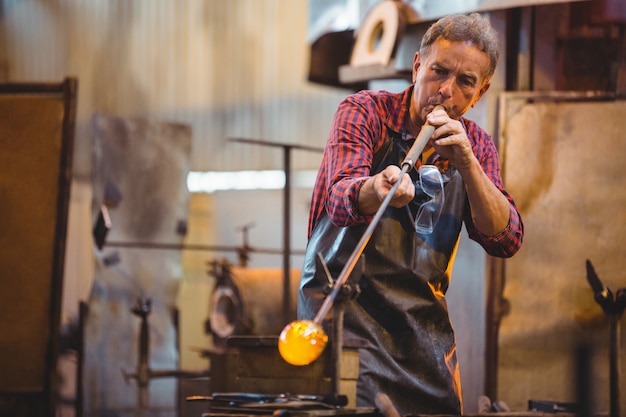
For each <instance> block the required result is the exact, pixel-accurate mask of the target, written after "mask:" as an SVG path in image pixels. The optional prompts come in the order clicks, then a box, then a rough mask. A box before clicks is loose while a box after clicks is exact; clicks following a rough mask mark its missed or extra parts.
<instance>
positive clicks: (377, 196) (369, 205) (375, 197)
mask: <svg viewBox="0 0 626 417" xmlns="http://www.w3.org/2000/svg"><path fill="white" fill-rule="evenodd" d="M401 172H402V170H401V169H400V168H399V167H397V166H395V165H389V166H388V167H387V168H385V169H384V170H383V171H382V172H379V173H378V174H376V175H374V176H373V177H370V178H369V179H368V180H367V181H365V183H364V184H363V187H361V191H360V193H359V210H360V211H361V213H362V214H366V215H369V214H374V213H376V211H377V210H378V208H379V207H380V205H381V203H382V202H383V200H384V199H385V198H387V194H389V191H390V190H391V188H392V187H393V186H394V184H395V183H396V182H398V181H400V185H398V188H397V189H396V192H395V193H394V195H393V197H392V198H391V200H390V201H389V205H390V206H392V207H403V206H405V205H407V204H408V203H409V202H410V201H411V200H413V197H414V196H415V186H414V185H413V181H412V180H411V177H410V176H409V174H404V175H403V176H402V178H400V174H401Z"/></svg>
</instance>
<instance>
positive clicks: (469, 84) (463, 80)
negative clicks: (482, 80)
mask: <svg viewBox="0 0 626 417" xmlns="http://www.w3.org/2000/svg"><path fill="white" fill-rule="evenodd" d="M459 84H461V85H462V86H463V87H473V86H474V84H475V83H474V80H473V79H471V78H461V79H460V80H459Z"/></svg>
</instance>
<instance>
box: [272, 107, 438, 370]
mask: <svg viewBox="0 0 626 417" xmlns="http://www.w3.org/2000/svg"><path fill="white" fill-rule="evenodd" d="M435 110H444V107H443V106H441V105H437V106H435V108H434V109H433V110H432V111H435ZM434 130H435V126H433V125H430V124H429V123H424V125H422V128H421V129H420V132H419V134H418V135H417V138H416V139H415V142H414V143H413V145H412V146H411V148H410V149H409V151H408V152H407V155H406V157H405V158H404V160H403V161H402V164H401V168H402V169H401V172H400V174H399V177H398V178H402V176H404V174H406V173H407V172H408V171H409V170H411V169H412V168H413V167H414V166H415V163H416V161H417V159H418V158H419V156H420V154H421V153H422V151H423V150H424V148H425V147H426V144H427V143H428V141H429V140H430V137H431V136H432V134H433V132H434ZM399 185H400V181H399V180H398V181H396V183H395V184H394V185H393V187H391V189H390V190H389V193H388V194H387V196H386V197H385V199H384V200H383V202H382V204H381V205H380V207H379V208H378V211H377V212H376V214H375V215H374V218H373V219H372V221H371V222H370V224H369V225H368V227H367V229H366V230H365V232H364V233H363V236H362V237H361V239H360V240H359V242H358V243H357V246H356V248H355V249H354V251H353V252H352V254H351V255H350V257H349V258H348V260H347V261H346V263H345V265H344V267H343V269H342V270H341V272H340V274H339V276H338V277H337V279H336V280H333V278H332V277H330V276H329V272H328V268H327V267H326V265H325V264H324V262H323V260H322V259H321V256H318V258H319V259H318V260H319V261H321V262H322V266H323V267H324V270H325V271H326V274H327V275H328V277H327V278H328V279H329V281H332V282H334V284H333V285H332V289H331V291H330V293H329V294H328V295H327V296H326V298H325V299H324V302H323V303H322V306H321V307H320V309H319V311H318V312H317V314H316V316H315V318H314V319H313V320H312V321H306V320H297V321H295V322H292V323H289V324H288V325H287V326H286V327H285V329H284V330H283V332H282V333H281V337H280V338H279V351H280V350H281V341H282V340H283V339H284V340H288V339H287V338H286V337H283V335H285V334H290V333H292V330H291V329H292V328H293V327H294V326H293V325H294V323H297V322H300V323H305V324H306V325H307V326H308V327H309V328H310V329H309V330H307V331H304V332H301V333H302V334H301V339H310V335H311V334H315V333H319V332H320V331H322V332H323V330H322V329H321V323H322V321H323V320H324V317H326V315H327V314H328V313H329V312H330V309H331V307H333V305H334V303H335V300H336V299H337V296H338V295H339V293H340V292H341V291H342V289H343V288H344V287H345V286H346V283H347V282H348V279H349V278H350V277H351V275H352V271H353V270H354V267H355V266H356V265H357V263H358V262H359V260H360V259H361V255H362V254H363V251H364V249H365V246H367V243H368V242H369V240H370V238H371V237H372V234H373V233H374V230H375V229H376V226H377V225H378V223H379V222H380V219H381V218H382V216H383V214H384V212H385V210H386V209H387V207H388V206H389V203H390V202H391V199H392V198H393V195H394V194H395V192H396V190H397V189H398V187H399ZM335 314H336V315H337V314H339V315H340V317H339V318H338V319H337V318H335V319H334V320H335V322H334V324H335V325H334V326H333V332H334V333H335V334H334V337H333V346H334V352H335V356H336V355H338V353H336V352H341V349H342V327H343V322H342V321H343V320H342V317H343V310H342V309H341V308H340V309H338V311H335ZM310 343H311V344H317V345H319V344H321V342H320V340H319V338H316V340H313V339H311V340H310ZM323 343H324V344H325V342H323ZM322 351H323V345H322V346H321V348H319V353H318V356H317V357H319V355H321V353H322ZM317 357H315V358H313V359H309V360H310V362H312V361H314V360H315V359H317ZM283 358H285V357H284V356H283ZM285 359H286V358H285ZM333 359H338V356H337V357H334V358H333ZM310 362H308V363H310ZM334 362H335V366H336V372H338V368H339V364H338V362H339V361H338V360H335V361H334Z"/></svg>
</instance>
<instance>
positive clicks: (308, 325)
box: [278, 320, 328, 366]
mask: <svg viewBox="0 0 626 417" xmlns="http://www.w3.org/2000/svg"><path fill="white" fill-rule="evenodd" d="M327 342H328V336H327V335H326V332H324V329H323V328H322V326H320V325H319V324H317V323H315V322H314V321H312V320H296V321H293V322H291V323H289V324H288V325H287V326H285V328H284V329H283V331H282V332H281V333H280V336H279V337H278V352H279V353H280V356H281V357H282V358H283V359H284V360H285V362H287V363H289V364H291V365H295V366H304V365H308V364H310V363H311V362H313V361H314V360H316V359H317V358H319V357H320V355H321V354H322V352H323V351H324V347H325V346H326V343H327Z"/></svg>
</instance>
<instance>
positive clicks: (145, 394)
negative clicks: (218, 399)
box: [122, 298, 209, 415]
mask: <svg viewBox="0 0 626 417" xmlns="http://www.w3.org/2000/svg"><path fill="white" fill-rule="evenodd" d="M151 306H152V300H150V299H149V298H147V299H141V298H140V299H138V300H137V304H135V306H134V307H133V308H132V310H131V311H132V312H133V314H135V315H136V316H139V317H140V318H141V328H140V331H139V361H138V363H137V369H136V371H135V373H133V374H129V373H127V372H126V371H125V370H124V369H122V375H123V376H124V379H125V380H126V382H129V381H130V380H131V379H135V380H137V388H138V390H137V403H138V406H139V409H138V410H137V411H138V415H142V413H143V411H145V410H147V409H148V406H149V404H150V399H149V385H150V380H151V379H152V378H169V377H174V378H196V377H203V376H208V375H209V373H208V371H207V372H191V371H183V370H178V369H174V370H163V371H155V370H153V369H150V328H149V326H148V315H149V314H150V311H151Z"/></svg>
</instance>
